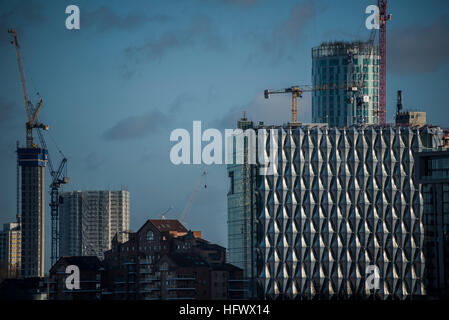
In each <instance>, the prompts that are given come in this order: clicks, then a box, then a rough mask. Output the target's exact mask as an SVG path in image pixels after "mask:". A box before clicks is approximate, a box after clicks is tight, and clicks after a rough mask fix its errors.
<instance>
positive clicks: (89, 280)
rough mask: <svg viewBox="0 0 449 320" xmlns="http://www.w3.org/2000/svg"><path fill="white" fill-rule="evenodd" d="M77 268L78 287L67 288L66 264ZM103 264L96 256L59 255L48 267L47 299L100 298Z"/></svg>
mask: <svg viewBox="0 0 449 320" xmlns="http://www.w3.org/2000/svg"><path fill="white" fill-rule="evenodd" d="M70 265H75V266H77V267H78V268H79V275H80V284H79V286H80V287H79V289H73V290H71V289H68V288H67V286H66V279H67V276H68V275H69V274H67V273H66V268H67V266H70ZM103 270H104V269H103V264H102V263H101V261H100V260H99V259H98V257H96V256H78V257H61V258H59V260H58V261H57V262H56V263H55V264H54V265H53V267H52V268H51V269H50V275H49V278H48V281H47V285H48V288H47V290H48V298H49V300H100V299H101V297H102V285H101V282H102V273H103Z"/></svg>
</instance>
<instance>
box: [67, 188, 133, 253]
mask: <svg viewBox="0 0 449 320" xmlns="http://www.w3.org/2000/svg"><path fill="white" fill-rule="evenodd" d="M61 201H62V203H61V204H60V213H59V214H60V220H59V232H60V254H61V256H97V257H99V258H100V259H103V253H104V252H105V251H107V250H109V249H111V241H112V239H113V238H114V236H116V235H117V239H118V240H119V242H123V241H127V240H128V232H129V192H128V191H126V190H120V191H109V190H105V191H71V192H63V193H62V194H61Z"/></svg>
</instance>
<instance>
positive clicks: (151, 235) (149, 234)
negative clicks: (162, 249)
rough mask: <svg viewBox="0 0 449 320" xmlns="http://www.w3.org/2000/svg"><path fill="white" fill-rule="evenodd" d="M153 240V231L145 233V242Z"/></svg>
mask: <svg viewBox="0 0 449 320" xmlns="http://www.w3.org/2000/svg"><path fill="white" fill-rule="evenodd" d="M153 240H154V233H153V231H148V232H147V241H153Z"/></svg>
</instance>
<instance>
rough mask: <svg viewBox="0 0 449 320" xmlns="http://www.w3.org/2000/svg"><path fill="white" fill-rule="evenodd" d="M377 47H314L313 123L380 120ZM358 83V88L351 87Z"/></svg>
mask: <svg viewBox="0 0 449 320" xmlns="http://www.w3.org/2000/svg"><path fill="white" fill-rule="evenodd" d="M379 59H380V56H379V54H378V48H377V47H376V46H373V45H371V44H370V43H368V42H331V43H323V44H321V45H320V46H318V47H315V48H313V49H312V81H313V87H314V88H323V87H326V88H332V87H335V88H337V89H327V90H315V91H314V92H313V93H312V122H314V123H328V124H329V126H335V127H343V126H350V125H353V124H378V123H379ZM354 86H359V89H358V90H357V91H352V90H348V87H354Z"/></svg>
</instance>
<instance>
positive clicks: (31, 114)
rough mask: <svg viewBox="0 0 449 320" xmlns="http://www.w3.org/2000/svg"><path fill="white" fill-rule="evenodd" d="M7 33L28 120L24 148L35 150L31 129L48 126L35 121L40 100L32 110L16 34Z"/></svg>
mask: <svg viewBox="0 0 449 320" xmlns="http://www.w3.org/2000/svg"><path fill="white" fill-rule="evenodd" d="M8 32H9V33H10V34H11V36H12V38H13V40H12V41H11V43H12V44H14V47H15V49H16V56H17V65H18V66H19V73H20V83H21V84H22V92H23V98H24V100H25V110H26V113H27V120H28V121H27V122H26V146H27V148H36V147H37V146H36V145H35V144H34V143H33V129H35V128H39V129H44V130H48V125H44V124H42V123H39V122H38V121H37V115H38V113H39V110H40V109H41V107H42V99H40V101H39V103H38V105H37V107H36V108H34V106H33V104H32V103H31V100H30V99H29V97H28V94H27V90H26V81H25V73H24V71H23V62H22V55H21V54H20V45H19V39H18V37H17V32H16V30H14V29H9V30H8Z"/></svg>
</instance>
